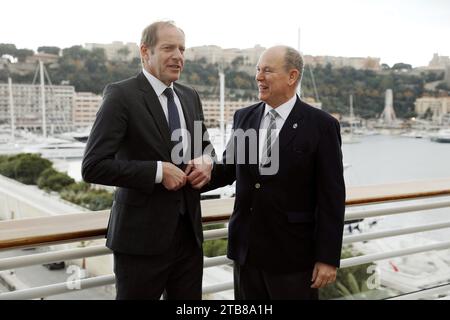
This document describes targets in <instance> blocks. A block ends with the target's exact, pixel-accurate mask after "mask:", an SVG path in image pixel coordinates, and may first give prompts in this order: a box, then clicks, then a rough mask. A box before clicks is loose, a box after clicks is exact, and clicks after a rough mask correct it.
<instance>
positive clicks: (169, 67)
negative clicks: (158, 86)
mask: <svg viewBox="0 0 450 320" xmlns="http://www.w3.org/2000/svg"><path fill="white" fill-rule="evenodd" d="M184 50H185V44H184V34H183V33H182V32H181V31H180V30H179V29H177V28H175V27H162V28H160V29H159V30H158V42H157V44H156V45H155V48H154V49H153V52H151V50H150V48H147V47H141V52H142V53H143V55H144V60H146V63H145V64H144V65H145V67H146V69H147V71H149V72H150V73H151V74H152V75H154V76H155V77H156V78H158V79H159V80H161V81H162V82H163V83H164V84H166V85H167V86H169V85H170V84H171V83H172V82H174V81H176V80H178V79H179V78H180V75H181V71H182V70H183V66H184ZM146 56H147V57H146Z"/></svg>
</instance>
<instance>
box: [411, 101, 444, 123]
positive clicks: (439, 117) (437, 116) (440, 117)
mask: <svg viewBox="0 0 450 320" xmlns="http://www.w3.org/2000/svg"><path fill="white" fill-rule="evenodd" d="M414 104H415V111H416V113H417V115H418V116H419V117H422V116H424V115H425V113H426V112H427V110H428V109H429V110H430V111H429V112H431V114H432V120H433V121H434V122H437V123H443V121H444V119H446V118H448V114H450V97H421V98H418V99H416V102H415V103H414Z"/></svg>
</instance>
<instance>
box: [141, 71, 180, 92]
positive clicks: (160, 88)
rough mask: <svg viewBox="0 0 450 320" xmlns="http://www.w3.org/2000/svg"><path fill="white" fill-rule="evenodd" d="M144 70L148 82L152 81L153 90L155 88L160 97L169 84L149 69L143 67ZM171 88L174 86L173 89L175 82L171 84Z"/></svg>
mask: <svg viewBox="0 0 450 320" xmlns="http://www.w3.org/2000/svg"><path fill="white" fill-rule="evenodd" d="M142 72H143V73H144V76H145V77H146V78H147V80H148V82H150V84H151V86H152V87H153V90H155V93H156V95H157V96H158V97H160V96H161V95H162V94H163V92H164V90H166V88H167V86H166V85H165V84H164V82H162V81H161V80H159V79H158V78H156V77H155V76H154V75H152V74H151V73H150V72H148V71H147V70H145V69H142ZM169 88H172V90H173V82H172V83H171V84H170V86H169Z"/></svg>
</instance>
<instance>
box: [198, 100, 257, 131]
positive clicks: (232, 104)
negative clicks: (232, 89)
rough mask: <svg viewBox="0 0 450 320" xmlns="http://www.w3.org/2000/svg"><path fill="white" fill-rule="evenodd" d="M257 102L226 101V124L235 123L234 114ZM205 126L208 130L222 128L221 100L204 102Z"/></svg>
mask: <svg viewBox="0 0 450 320" xmlns="http://www.w3.org/2000/svg"><path fill="white" fill-rule="evenodd" d="M255 103H256V101H244V100H238V101H230V100H225V106H224V119H225V124H231V123H232V122H233V116H234V113H235V112H236V111H237V110H239V109H242V108H245V107H248V106H250V105H252V104H255ZM202 105H203V114H204V117H205V125H206V126H207V127H208V128H212V127H218V126H220V101H219V99H210V100H202Z"/></svg>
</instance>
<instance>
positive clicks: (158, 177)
mask: <svg viewBox="0 0 450 320" xmlns="http://www.w3.org/2000/svg"><path fill="white" fill-rule="evenodd" d="M162 178H163V170H162V162H161V161H158V162H157V164H156V176H155V183H161V182H162Z"/></svg>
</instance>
